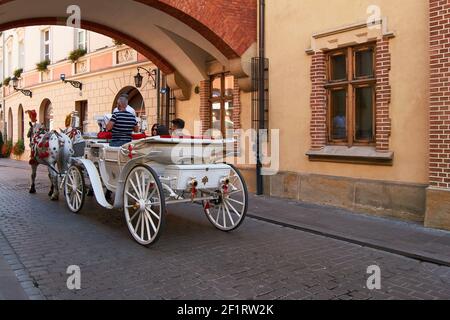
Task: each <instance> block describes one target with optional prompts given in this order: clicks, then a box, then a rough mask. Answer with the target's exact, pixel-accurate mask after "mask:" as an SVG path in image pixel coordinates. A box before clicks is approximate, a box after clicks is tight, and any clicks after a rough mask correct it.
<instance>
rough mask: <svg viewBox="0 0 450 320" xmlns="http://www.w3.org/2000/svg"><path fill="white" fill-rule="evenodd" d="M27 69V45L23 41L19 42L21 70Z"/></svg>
mask: <svg viewBox="0 0 450 320" xmlns="http://www.w3.org/2000/svg"><path fill="white" fill-rule="evenodd" d="M24 67H25V44H24V42H23V41H20V42H19V68H22V69H23V68H24Z"/></svg>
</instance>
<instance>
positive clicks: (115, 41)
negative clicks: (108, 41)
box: [113, 39, 123, 46]
mask: <svg viewBox="0 0 450 320" xmlns="http://www.w3.org/2000/svg"><path fill="white" fill-rule="evenodd" d="M113 42H114V44H115V45H116V46H121V45H123V42H122V41H120V40H116V39H113Z"/></svg>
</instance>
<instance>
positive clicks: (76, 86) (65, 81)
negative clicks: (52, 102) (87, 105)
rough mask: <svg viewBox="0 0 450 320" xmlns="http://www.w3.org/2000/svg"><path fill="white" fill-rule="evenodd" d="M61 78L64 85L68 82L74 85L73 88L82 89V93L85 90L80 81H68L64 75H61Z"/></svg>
mask: <svg viewBox="0 0 450 320" xmlns="http://www.w3.org/2000/svg"><path fill="white" fill-rule="evenodd" d="M59 78H60V79H61V81H62V82H64V83H67V82H68V83H70V84H71V85H72V87H74V88H77V89H80V91H81V90H83V84H82V83H81V82H80V81H75V80H66V75H65V74H64V73H61V75H60V76H59Z"/></svg>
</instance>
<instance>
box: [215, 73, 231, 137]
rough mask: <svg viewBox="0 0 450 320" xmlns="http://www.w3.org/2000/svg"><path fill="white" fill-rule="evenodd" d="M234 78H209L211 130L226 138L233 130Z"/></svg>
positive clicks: (224, 75)
mask: <svg viewBox="0 0 450 320" xmlns="http://www.w3.org/2000/svg"><path fill="white" fill-rule="evenodd" d="M233 89H234V77H233V76H231V75H228V74H218V75H214V76H212V77H211V99H210V102H211V128H212V129H215V130H217V131H220V132H221V133H222V136H223V137H228V132H229V131H230V130H233V129H234V122H233Z"/></svg>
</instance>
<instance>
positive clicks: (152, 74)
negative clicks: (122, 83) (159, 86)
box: [134, 67, 156, 89]
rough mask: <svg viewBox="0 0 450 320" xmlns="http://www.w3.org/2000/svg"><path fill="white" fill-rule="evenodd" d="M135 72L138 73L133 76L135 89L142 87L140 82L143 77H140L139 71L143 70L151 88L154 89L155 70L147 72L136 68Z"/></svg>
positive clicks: (141, 68)
mask: <svg viewBox="0 0 450 320" xmlns="http://www.w3.org/2000/svg"><path fill="white" fill-rule="evenodd" d="M137 70H138V73H137V75H135V76H134V84H135V85H136V88H140V87H142V80H143V79H144V77H143V76H142V75H141V73H140V72H139V70H144V71H145V72H147V75H148V77H149V78H150V80H152V83H151V84H152V88H153V89H156V69H153V70H147V69H145V68H143V67H137Z"/></svg>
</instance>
